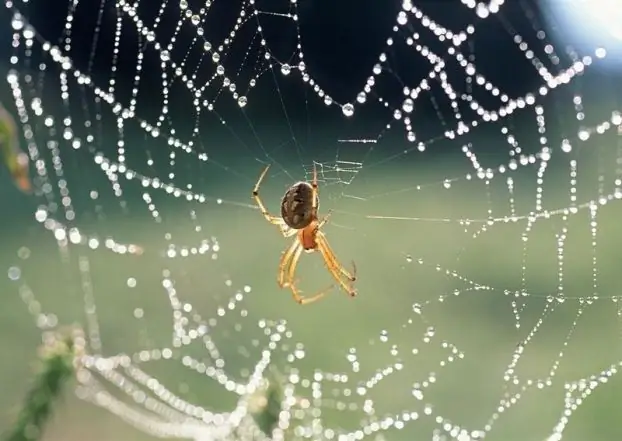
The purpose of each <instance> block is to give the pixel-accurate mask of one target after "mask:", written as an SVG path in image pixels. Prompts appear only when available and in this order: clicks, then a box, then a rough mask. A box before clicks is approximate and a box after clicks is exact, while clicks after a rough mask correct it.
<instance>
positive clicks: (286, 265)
mask: <svg viewBox="0 0 622 441" xmlns="http://www.w3.org/2000/svg"><path fill="white" fill-rule="evenodd" d="M301 255H302V245H301V244H300V242H298V240H295V241H294V243H293V244H292V245H291V246H290V247H289V248H288V249H287V251H285V252H284V253H283V255H282V256H281V262H280V263H279V275H278V280H277V282H278V284H279V287H281V288H289V289H290V290H291V292H292V296H293V297H294V300H295V301H296V303H300V304H301V305H306V304H308V303H311V302H315V301H316V300H319V299H321V298H322V297H324V295H325V294H326V293H327V292H328V291H329V290H330V289H331V288H332V286H331V287H329V288H327V289H325V290H323V291H320V292H319V293H317V294H315V295H314V296H312V297H303V296H302V295H301V294H300V290H299V289H298V288H297V287H296V282H295V281H294V274H295V272H296V266H297V265H298V260H299V259H300V256H301Z"/></svg>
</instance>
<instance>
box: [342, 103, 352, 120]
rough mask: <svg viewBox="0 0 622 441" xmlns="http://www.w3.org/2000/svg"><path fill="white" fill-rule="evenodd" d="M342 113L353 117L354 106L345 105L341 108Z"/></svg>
mask: <svg viewBox="0 0 622 441" xmlns="http://www.w3.org/2000/svg"><path fill="white" fill-rule="evenodd" d="M341 111H342V112H343V114H344V115H345V116H347V117H351V116H352V115H354V106H353V105H352V104H350V103H348V104H344V105H343V107H342V108H341Z"/></svg>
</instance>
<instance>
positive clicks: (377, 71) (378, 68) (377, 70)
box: [373, 64, 382, 75]
mask: <svg viewBox="0 0 622 441" xmlns="http://www.w3.org/2000/svg"><path fill="white" fill-rule="evenodd" d="M373 72H374V75H380V73H381V72H382V66H381V65H379V64H375V65H374V69H373Z"/></svg>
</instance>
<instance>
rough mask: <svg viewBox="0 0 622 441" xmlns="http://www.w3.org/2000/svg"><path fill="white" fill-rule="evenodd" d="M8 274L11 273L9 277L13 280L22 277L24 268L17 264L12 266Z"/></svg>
mask: <svg viewBox="0 0 622 441" xmlns="http://www.w3.org/2000/svg"><path fill="white" fill-rule="evenodd" d="M8 275H9V279H11V280H13V281H15V280H19V278H20V277H22V270H21V269H19V268H18V267H16V266H12V267H11V268H9V274H8Z"/></svg>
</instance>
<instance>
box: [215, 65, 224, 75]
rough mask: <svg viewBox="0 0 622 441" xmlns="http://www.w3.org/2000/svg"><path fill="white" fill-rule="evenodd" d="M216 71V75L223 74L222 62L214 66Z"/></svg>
mask: <svg viewBox="0 0 622 441" xmlns="http://www.w3.org/2000/svg"><path fill="white" fill-rule="evenodd" d="M216 73H217V74H218V75H224V74H225V66H223V65H222V64H219V65H218V67H217V68H216Z"/></svg>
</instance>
